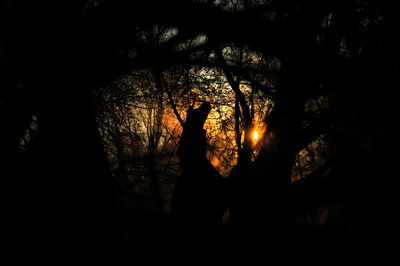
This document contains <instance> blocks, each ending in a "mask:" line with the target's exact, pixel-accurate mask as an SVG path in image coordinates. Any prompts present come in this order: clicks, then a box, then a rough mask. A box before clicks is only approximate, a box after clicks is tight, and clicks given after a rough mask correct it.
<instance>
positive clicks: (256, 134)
mask: <svg viewBox="0 0 400 266" xmlns="http://www.w3.org/2000/svg"><path fill="white" fill-rule="evenodd" d="M257 139H258V132H257V131H256V130H254V132H253V142H255V141H256V140H257Z"/></svg>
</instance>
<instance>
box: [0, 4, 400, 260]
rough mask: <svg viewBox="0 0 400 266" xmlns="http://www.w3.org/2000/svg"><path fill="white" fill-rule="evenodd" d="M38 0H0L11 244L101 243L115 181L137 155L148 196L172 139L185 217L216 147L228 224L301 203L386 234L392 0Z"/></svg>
mask: <svg viewBox="0 0 400 266" xmlns="http://www.w3.org/2000/svg"><path fill="white" fill-rule="evenodd" d="M53 2H54V1H40V2H32V1H16V0H15V1H14V0H9V1H5V2H4V3H1V6H0V20H1V21H0V22H1V23H0V24H1V26H0V27H1V34H0V75H1V80H0V82H1V91H0V110H1V112H0V123H1V125H2V127H1V128H2V130H0V145H1V150H0V160H1V162H2V163H1V173H2V177H3V178H4V180H7V187H8V188H10V189H9V192H10V193H9V195H7V197H8V198H9V199H11V201H12V202H11V203H12V204H10V205H12V207H11V211H12V212H11V214H10V215H8V216H9V217H14V219H13V220H12V221H11V222H10V224H13V225H17V227H18V228H19V230H18V231H17V232H18V237H17V238H19V239H24V241H22V242H24V243H25V247H24V248H23V249H24V250H29V249H30V248H31V247H35V246H36V247H37V249H38V250H39V249H41V248H43V249H44V250H48V251H49V253H52V252H53V253H55V254H56V255H58V256H61V255H62V254H66V252H67V249H68V248H67V247H69V244H68V243H71V242H72V243H74V245H73V247H74V248H73V253H74V255H78V254H79V253H86V254H87V255H88V253H90V252H89V251H87V247H91V248H90V250H91V251H93V252H94V253H95V254H101V255H98V256H97V258H98V259H99V258H100V260H102V258H105V257H106V256H107V255H109V257H110V258H113V259H114V258H115V254H116V253H117V252H119V251H120V250H121V246H122V245H123V243H124V240H123V239H122V237H123V232H122V229H119V228H118V224H120V220H119V219H120V216H119V214H118V212H119V210H118V205H117V196H118V195H116V193H115V191H114V186H115V185H116V184H115V183H114V182H115V180H117V181H119V182H118V183H117V186H122V184H123V183H124V182H125V181H126V180H128V181H129V178H131V180H130V181H129V182H125V183H124V184H125V185H126V184H128V185H127V186H126V187H129V184H131V185H133V186H135V185H136V184H137V182H138V180H139V179H140V178H139V179H138V177H141V176H143V175H142V173H141V172H140V171H141V170H139V169H141V168H140V167H139V166H140V165H142V166H144V165H145V167H144V168H143V169H147V170H146V171H147V172H146V174H147V175H148V176H149V177H152V178H151V180H152V182H151V184H152V185H153V187H152V189H153V191H154V195H155V196H156V197H157V195H158V194H160V193H157V191H159V190H161V188H160V183H162V182H160V179H159V177H158V175H159V172H160V173H161V172H162V171H161V170H160V168H161V167H159V165H160V163H159V162H160V160H159V158H160V156H161V154H164V155H165V158H167V159H163V161H168V162H169V163H170V164H172V163H173V162H174V163H176V162H177V158H176V155H175V151H176V149H177V147H179V150H178V154H177V157H179V162H180V168H181V169H180V170H181V171H182V173H181V175H180V177H179V178H180V179H181V180H184V179H185V180H191V181H188V182H189V183H191V182H193V183H191V185H190V186H188V187H190V188H185V186H186V185H182V186H181V188H179V190H180V191H181V192H179V193H183V195H190V196H192V198H191V200H189V201H187V202H186V201H184V205H185V204H186V206H183V207H182V209H181V211H180V213H181V214H182V215H183V216H186V217H190V219H187V220H186V221H188V222H187V223H189V221H190V222H193V221H195V222H196V223H198V224H206V223H209V222H210V221H211V220H212V219H211V218H210V219H208V218H209V215H210V216H212V215H211V214H215V212H213V211H212V210H211V209H212V208H214V210H215V208H219V207H218V206H219V203H217V202H218V200H217V201H213V200H211V201H207V200H208V199H209V198H212V197H208V196H207V193H208V192H207V191H206V190H207V189H208V188H207V189H204V187H202V186H201V185H198V186H197V185H195V183H196V182H195V180H196V178H197V177H199V178H200V177H201V178H204V179H207V178H210V179H212V180H215V179H217V180H218V179H220V178H221V177H220V176H219V174H218V172H217V171H216V170H215V169H214V166H215V165H217V164H216V163H215V161H218V160H217V159H218V158H219V161H220V163H219V166H220V168H219V169H218V170H220V171H221V172H224V175H225V176H228V178H227V180H229V191H228V192H226V191H225V192H221V193H227V195H218V196H224V197H225V196H227V197H228V198H229V202H228V203H227V205H228V206H229V213H230V219H229V228H230V229H229V230H232V231H230V232H241V233H243V234H247V232H251V233H253V234H250V235H260V236H259V237H263V236H266V235H272V236H276V237H275V238H273V237H271V239H277V238H280V237H281V236H282V235H286V236H287V235H290V234H291V233H292V232H293V230H294V231H295V232H296V230H300V229H298V227H296V226H297V225H296V223H297V221H298V220H299V219H300V218H299V217H303V216H304V217H309V218H307V219H308V220H309V223H310V224H312V225H315V224H317V223H318V224H326V225H327V226H333V227H335V230H336V229H338V230H339V229H340V230H341V232H347V233H352V234H361V235H362V234H372V233H379V234H380V233H382V234H383V233H391V234H392V233H393V234H395V233H398V226H397V224H398V221H399V218H398V215H397V213H396V212H395V211H394V210H395V209H396V206H397V205H398V203H399V198H398V193H397V192H398V186H399V184H398V181H397V180H396V179H395V178H394V175H393V173H395V172H396V161H397V160H396V157H395V156H393V155H392V154H393V153H395V152H396V151H397V146H398V143H397V142H398V141H397V139H396V138H395V136H394V134H393V133H394V132H396V131H395V128H394V127H395V121H396V120H395V119H396V112H395V107H396V97H395V91H396V88H397V87H398V84H399V80H398V79H399V75H398V74H399V73H398V69H399V51H398V48H397V47H398V41H397V39H396V38H395V37H396V36H395V35H396V32H397V30H398V28H397V27H396V24H397V22H398V21H397V18H396V16H395V15H396V13H395V12H396V10H397V8H398V4H397V3H396V2H395V1H390V0H387V1H380V2H379V3H378V2H377V1H372V0H371V1H370V0H365V1H358V0H354V1H324V2H323V3H322V2H321V1H302V0H285V1H248V0H246V1H245V0H235V1H168V2H167V1H163V2H160V3H159V2H158V1H146V2H145V3H140V4H139V3H137V2H134V1H120V0H115V1H108V0H99V1H57V3H53ZM39 17H40V18H41V19H40V20H39V19H37V18H39ZM124 83H125V84H124ZM204 102H209V103H210V104H211V105H209V106H208V107H207V112H206V113H204V114H202V117H201V119H200V120H201V121H196V119H195V118H193V117H192V118H190V116H191V115H193V114H195V113H197V112H201V110H203V109H204V108H205V107H204V106H206V104H203V105H202V106H203V107H200V108H198V106H199V105H200V103H204ZM199 110H200V111H199ZM257 112H258V113H257ZM186 114H187V116H186ZM207 117H208V119H206V118H207ZM214 118H215V121H216V122H211V121H212V119H214ZM257 119H258V120H257ZM138 121H141V122H140V123H142V122H143V127H142V126H138ZM168 121H169V122H168ZM193 121H194V122H193ZM191 123H194V124H196V125H197V128H196V129H195V130H194V129H193V130H192V129H190V127H189V125H190V124H191ZM256 123H259V124H260V125H262V126H263V133H262V136H261V139H260V141H259V142H258V144H257V147H256V148H255V147H253V144H252V141H251V134H252V131H253V129H254V126H255V124H256ZM203 126H204V128H203ZM207 128H208V130H207ZM204 129H206V132H204V131H203V130H204ZM211 129H213V130H214V131H213V132H218V134H216V135H219V136H212V135H211V132H212V130H211ZM264 130H265V132H264ZM192 131H193V132H192ZM181 132H182V133H181ZM188 132H189V133H188ZM180 134H182V136H181V138H180V144H179V145H178V138H179V135H180ZM207 134H208V135H207ZM206 136H207V137H206ZM225 136H226V137H225ZM242 136H243V139H242ZM223 138H225V140H223ZM188 139H189V140H188ZM221 143H223V144H222V145H221ZM191 145H197V146H195V147H192V146H191ZM144 147H147V149H146V148H144ZM188 147H190V148H188ZM192 150H193V151H192ZM144 151H146V153H145V152H144ZM143 154H146V156H147V157H146V160H142V159H143V158H145V157H144V155H143ZM186 154H187V156H186ZM206 156H207V157H208V158H209V159H211V160H208V159H207V157H206ZM214 158H217V159H215V161H214ZM221 158H222V159H221ZM186 160H189V161H190V160H191V162H196V163H201V164H202V165H203V166H204V168H203V167H200V166H199V165H195V166H193V165H192V166H191V162H188V161H186ZM224 160H225V161H224ZM210 161H211V163H212V164H211V163H210ZM221 161H224V162H222V163H221ZM213 162H214V163H213ZM236 162H237V163H236ZM213 165H214V166H213ZM165 169H166V168H165ZM194 169H200V170H201V171H200V170H199V172H197V171H195V172H193V171H194ZM221 169H222V170H223V171H222V170H221ZM231 169H232V170H231ZM230 170H231V171H230ZM165 171H166V170H165ZM228 173H229V174H228ZM129 176H131V177H129ZM122 177H123V178H122ZM132 177H134V178H132ZM179 178H178V179H179ZM121 180H125V181H123V182H121ZM221 180H222V179H221ZM168 182H169V181H168ZM212 182H214V181H212ZM179 183H182V182H181V181H178V184H179ZM178 184H177V186H178ZM176 191H178V187H177V188H176ZM190 191H195V193H194V194H193V195H192V194H191V192H190ZM176 193H178V192H176ZM185 193H188V194H185ZM15 195H21V196H19V197H16V196H15ZM158 196H159V195H158ZM202 197H204V198H205V201H206V202H204V201H201V200H200V199H201V198H202ZM156 201H157V202H158V204H159V205H160V206H161V205H162V203H161V202H162V200H161V199H160V198H159V199H158V200H156ZM214 204H215V205H214ZM189 205H193V206H195V207H194V208H192V209H191V208H190V206H189ZM324 206H325V207H324ZM327 206H328V207H327ZM202 208H203V209H202ZM159 209H162V208H159ZM332 209H336V210H340V211H338V212H339V214H338V215H336V217H334V218H333V219H331V220H329V219H327V218H326V219H325V218H324V219H323V218H322V217H323V215H319V214H318V212H319V213H321V212H324V211H325V212H326V210H332ZM182 210H184V211H182ZM218 215H220V213H219V214H218ZM207 217H208V218H207ZM335 219H336V220H335ZM219 220H220V219H219V218H218V219H216V223H218V221H219ZM311 220H312V221H311ZM310 221H311V222H310ZM187 223H186V222H185V225H188V224H187ZM54 232H56V233H54ZM99 232H101V233H99ZM263 233H265V234H263ZM232 235H234V233H232ZM39 238H40V239H44V241H42V243H41V244H38V243H37V240H38V239H39ZM271 241H273V240H271ZM51 243H57V245H52V244H51ZM57 246H60V248H57ZM33 253H35V252H33ZM87 257H90V256H87Z"/></svg>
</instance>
